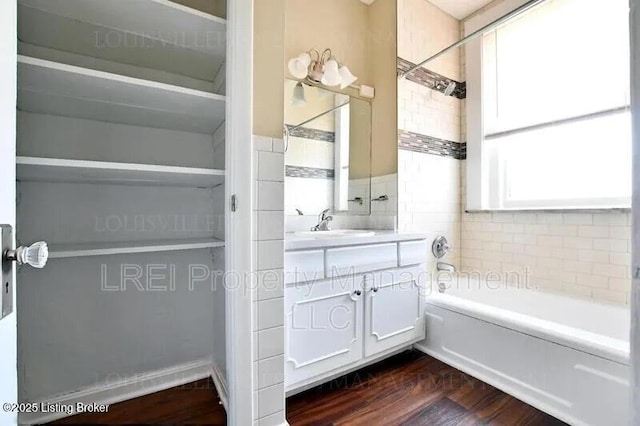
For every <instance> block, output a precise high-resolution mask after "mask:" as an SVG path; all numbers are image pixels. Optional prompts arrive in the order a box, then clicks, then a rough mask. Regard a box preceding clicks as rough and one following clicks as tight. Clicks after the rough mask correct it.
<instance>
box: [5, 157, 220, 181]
mask: <svg viewBox="0 0 640 426" xmlns="http://www.w3.org/2000/svg"><path fill="white" fill-rule="evenodd" d="M16 167H17V170H16V177H17V180H18V181H24V182H29V181H35V182H76V183H103V184H131V185H134V184H135V185H162V186H184V187H196V188H209V187H214V186H217V185H220V184H222V183H224V174H225V172H224V170H215V169H199V168H191V167H174V166H157V165H152V164H131V163H110V162H103V161H85V160H69V159H60V158H41V157H17V158H16Z"/></svg>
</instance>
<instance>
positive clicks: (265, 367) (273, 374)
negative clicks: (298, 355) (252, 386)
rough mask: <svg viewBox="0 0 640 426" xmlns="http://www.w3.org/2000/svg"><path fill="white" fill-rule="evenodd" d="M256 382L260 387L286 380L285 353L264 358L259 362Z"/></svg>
mask: <svg viewBox="0 0 640 426" xmlns="http://www.w3.org/2000/svg"><path fill="white" fill-rule="evenodd" d="M256 364H257V370H258V371H257V376H256V383H257V384H258V389H263V388H266V387H269V386H273V385H277V384H279V383H283V382H284V355H278V356H275V357H272V358H267V359H262V360H260V361H258V362H257V363H256Z"/></svg>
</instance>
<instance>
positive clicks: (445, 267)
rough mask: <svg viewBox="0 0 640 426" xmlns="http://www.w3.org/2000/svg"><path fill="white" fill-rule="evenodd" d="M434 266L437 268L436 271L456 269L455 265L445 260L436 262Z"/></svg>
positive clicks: (453, 270)
mask: <svg viewBox="0 0 640 426" xmlns="http://www.w3.org/2000/svg"><path fill="white" fill-rule="evenodd" d="M436 268H437V269H438V271H446V272H455V271H456V267H455V266H453V265H452V264H450V263H445V262H438V263H437V264H436Z"/></svg>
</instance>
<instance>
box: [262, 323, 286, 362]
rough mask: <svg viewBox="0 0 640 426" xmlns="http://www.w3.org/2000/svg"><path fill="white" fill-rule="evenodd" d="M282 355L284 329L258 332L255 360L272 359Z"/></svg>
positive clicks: (277, 328)
mask: <svg viewBox="0 0 640 426" xmlns="http://www.w3.org/2000/svg"><path fill="white" fill-rule="evenodd" d="M283 353H284V327H274V328H269V329H267V330H261V331H259V332H258V356H257V359H259V360H261V359H265V358H272V357H274V356H278V355H282V354H283Z"/></svg>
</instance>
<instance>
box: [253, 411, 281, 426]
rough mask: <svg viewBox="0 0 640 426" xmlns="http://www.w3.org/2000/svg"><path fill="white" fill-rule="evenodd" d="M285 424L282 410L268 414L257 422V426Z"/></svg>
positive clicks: (279, 425)
mask: <svg viewBox="0 0 640 426" xmlns="http://www.w3.org/2000/svg"><path fill="white" fill-rule="evenodd" d="M285 424H287V423H286V419H285V412H284V410H282V411H278V412H277V413H273V414H270V415H268V416H266V417H263V418H261V419H260V420H258V426H283V425H285Z"/></svg>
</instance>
